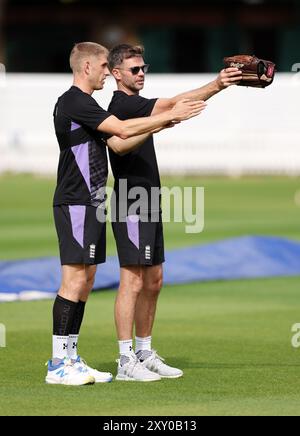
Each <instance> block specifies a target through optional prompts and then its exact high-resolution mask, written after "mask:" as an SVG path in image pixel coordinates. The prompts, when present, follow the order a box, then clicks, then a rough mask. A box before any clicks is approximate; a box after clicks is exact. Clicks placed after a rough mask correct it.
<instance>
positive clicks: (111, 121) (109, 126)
mask: <svg viewBox="0 0 300 436" xmlns="http://www.w3.org/2000/svg"><path fill="white" fill-rule="evenodd" d="M205 106H206V104H205V103H204V102H202V101H188V100H182V99H179V101H178V102H176V103H175V105H174V106H173V107H172V108H171V109H169V110H167V111H164V113H162V114H158V115H155V116H151V117H143V118H133V119H130V120H125V121H121V120H119V119H118V118H117V117H115V116H114V115H111V116H110V117H108V118H106V119H105V120H104V121H103V122H102V123H101V124H100V125H99V126H98V127H97V130H99V131H101V132H105V133H108V134H110V135H115V136H118V137H119V138H121V139H128V138H131V137H132V136H138V135H142V134H144V133H153V131H155V130H156V131H157V129H161V128H165V127H168V126H169V125H170V123H173V122H177V121H184V120H188V119H190V118H192V117H195V116H197V115H199V114H200V113H201V112H202V110H203V109H205Z"/></svg>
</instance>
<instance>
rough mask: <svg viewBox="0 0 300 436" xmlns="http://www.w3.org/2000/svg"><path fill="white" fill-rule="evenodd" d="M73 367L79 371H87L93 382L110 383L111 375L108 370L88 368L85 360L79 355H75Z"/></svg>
mask: <svg viewBox="0 0 300 436" xmlns="http://www.w3.org/2000/svg"><path fill="white" fill-rule="evenodd" d="M73 365H74V367H75V368H76V369H77V370H78V371H79V372H81V373H88V374H89V375H91V376H92V377H94V379H95V383H110V382H111V381H112V379H113V375H112V374H111V373H110V372H100V371H97V369H93V368H90V367H89V366H88V365H87V363H86V361H85V360H84V359H82V358H81V357H80V356H78V357H77V360H76V362H75V363H74V364H73Z"/></svg>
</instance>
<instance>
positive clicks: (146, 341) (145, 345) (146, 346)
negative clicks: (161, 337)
mask: <svg viewBox="0 0 300 436" xmlns="http://www.w3.org/2000/svg"><path fill="white" fill-rule="evenodd" d="M151 340H152V336H147V337H146V338H139V337H138V336H136V337H135V352H136V353H138V352H139V351H151V350H152V348H151Z"/></svg>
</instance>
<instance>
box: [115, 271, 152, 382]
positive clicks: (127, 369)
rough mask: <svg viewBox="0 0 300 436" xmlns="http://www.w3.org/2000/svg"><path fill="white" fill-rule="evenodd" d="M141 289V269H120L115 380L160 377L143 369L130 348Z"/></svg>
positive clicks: (116, 314)
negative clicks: (117, 357) (117, 354)
mask: <svg viewBox="0 0 300 436" xmlns="http://www.w3.org/2000/svg"><path fill="white" fill-rule="evenodd" d="M142 287H143V267H139V266H130V267H124V268H121V278H120V287H119V291H118V295H117V298H116V304H115V322H116V328H117V335H118V339H119V352H120V360H119V364H118V374H117V377H116V379H117V380H122V381H128V380H134V381H149V382H150V381H158V380H160V376H159V375H158V374H154V373H152V372H151V371H149V370H148V369H147V368H144V367H143V366H142V365H141V364H140V362H139V361H138V360H137V357H136V356H135V354H134V351H133V346H132V335H133V325H134V317H135V309H136V302H137V299H138V296H139V294H140V292H141V290H142Z"/></svg>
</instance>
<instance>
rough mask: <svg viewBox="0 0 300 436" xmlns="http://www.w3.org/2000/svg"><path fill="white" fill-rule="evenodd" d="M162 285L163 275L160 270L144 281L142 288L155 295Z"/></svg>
mask: <svg viewBox="0 0 300 436" xmlns="http://www.w3.org/2000/svg"><path fill="white" fill-rule="evenodd" d="M162 286H163V275H162V272H160V271H159V272H157V273H156V274H153V275H152V276H150V277H147V280H146V281H145V283H144V289H145V291H146V292H148V293H149V292H150V293H151V294H154V295H157V294H159V293H160V291H161V288H162Z"/></svg>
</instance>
